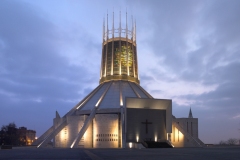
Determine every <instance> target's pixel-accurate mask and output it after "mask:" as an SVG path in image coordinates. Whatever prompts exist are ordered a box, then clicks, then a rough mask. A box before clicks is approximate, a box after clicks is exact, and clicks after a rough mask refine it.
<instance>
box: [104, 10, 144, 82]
mask: <svg viewBox="0 0 240 160" xmlns="http://www.w3.org/2000/svg"><path fill="white" fill-rule="evenodd" d="M131 18H132V19H131V27H130V29H129V28H128V15H127V13H126V26H125V28H124V27H122V23H121V12H120V13H119V26H118V27H117V28H115V26H114V12H113V16H112V28H111V29H109V26H108V14H107V21H106V22H105V19H104V20H103V42H102V61H101V71H100V84H101V83H103V82H106V81H111V80H127V81H131V82H135V83H137V84H139V83H140V81H139V76H138V63H137V43H136V21H135V22H133V17H132V16H131Z"/></svg>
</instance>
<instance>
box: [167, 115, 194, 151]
mask: <svg viewBox="0 0 240 160" xmlns="http://www.w3.org/2000/svg"><path fill="white" fill-rule="evenodd" d="M176 123H177V124H178V125H179V126H180V127H181V129H182V130H183V133H182V132H181V131H180V130H178V127H176V126H175V125H172V131H173V132H172V135H171V141H172V143H173V145H174V146H175V147H197V144H196V143H197V142H195V140H194V139H193V138H195V139H197V138H198V119H197V118H176ZM192 137H193V138H192Z"/></svg>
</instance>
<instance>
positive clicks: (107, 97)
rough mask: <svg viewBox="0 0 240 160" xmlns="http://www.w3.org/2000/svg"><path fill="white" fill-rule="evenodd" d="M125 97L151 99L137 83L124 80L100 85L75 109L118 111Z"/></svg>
mask: <svg viewBox="0 0 240 160" xmlns="http://www.w3.org/2000/svg"><path fill="white" fill-rule="evenodd" d="M126 97H138V98H152V96H151V95H150V94H149V93H147V92H146V91H145V90H144V89H143V88H142V87H141V86H140V85H138V84H137V83H134V82H130V81H124V80H117V81H109V82H105V83H103V84H100V85H99V86H98V87H97V88H96V89H95V90H94V91H93V93H91V94H89V95H88V96H87V97H86V98H85V99H86V101H85V102H84V103H82V104H80V105H79V106H77V109H78V110H81V111H84V110H91V109H92V108H93V107H94V106H97V107H98V109H111V108H115V109H119V108H120V107H123V106H124V104H125V98H126Z"/></svg>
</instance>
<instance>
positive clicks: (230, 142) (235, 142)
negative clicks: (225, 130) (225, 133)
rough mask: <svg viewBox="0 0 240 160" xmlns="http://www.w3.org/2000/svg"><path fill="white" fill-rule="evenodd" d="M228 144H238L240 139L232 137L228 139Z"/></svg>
mask: <svg viewBox="0 0 240 160" xmlns="http://www.w3.org/2000/svg"><path fill="white" fill-rule="evenodd" d="M227 143H228V145H237V143H238V140H237V139H236V138H230V139H229V140H228V141H227Z"/></svg>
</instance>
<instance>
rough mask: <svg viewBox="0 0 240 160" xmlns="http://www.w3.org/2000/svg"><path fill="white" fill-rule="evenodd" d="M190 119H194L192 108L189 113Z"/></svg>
mask: <svg viewBox="0 0 240 160" xmlns="http://www.w3.org/2000/svg"><path fill="white" fill-rule="evenodd" d="M188 118H193V115H192V110H191V107H190V111H189V114H188Z"/></svg>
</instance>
